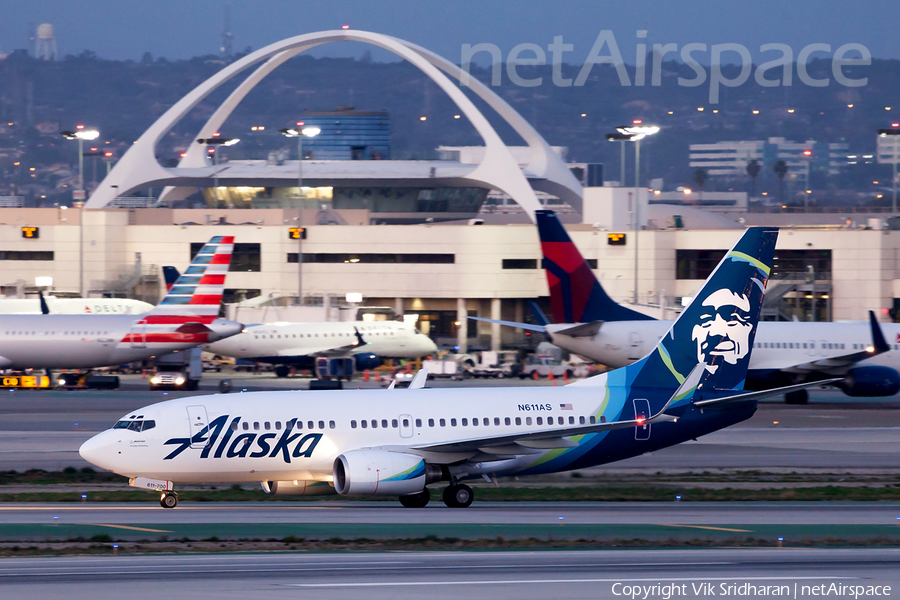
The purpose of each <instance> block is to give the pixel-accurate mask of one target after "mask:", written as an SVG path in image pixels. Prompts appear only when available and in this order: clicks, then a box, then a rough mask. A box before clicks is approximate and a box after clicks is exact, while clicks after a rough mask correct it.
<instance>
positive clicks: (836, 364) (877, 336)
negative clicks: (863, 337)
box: [754, 310, 891, 375]
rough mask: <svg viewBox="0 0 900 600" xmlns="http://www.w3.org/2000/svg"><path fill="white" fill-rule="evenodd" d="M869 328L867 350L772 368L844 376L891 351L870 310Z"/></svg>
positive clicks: (763, 365)
mask: <svg viewBox="0 0 900 600" xmlns="http://www.w3.org/2000/svg"><path fill="white" fill-rule="evenodd" d="M869 326H870V330H871V333H872V345H871V346H869V347H868V348H865V349H863V350H859V351H857V352H851V353H849V354H842V355H840V356H830V357H827V358H821V359H817V360H812V361H809V362H805V363H800V364H796V365H789V366H780V367H779V366H776V367H774V368H778V369H780V370H782V371H786V372H788V373H813V372H816V373H828V374H830V375H845V374H846V373H847V371H848V370H849V369H850V368H852V367H853V366H854V365H855V364H856V363H858V362H860V361H862V360H865V359H867V358H872V357H873V356H878V355H879V354H883V353H885V352H888V351H889V350H890V349H891V347H890V346H889V345H888V343H887V341H886V340H885V339H884V333H883V332H882V331H881V326H880V325H879V324H878V319H876V318H875V313H874V312H872V311H871V310H870V311H869ZM754 368H766V365H765V364H761V365H754Z"/></svg>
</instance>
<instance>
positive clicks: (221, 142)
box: [197, 134, 241, 208]
mask: <svg viewBox="0 0 900 600" xmlns="http://www.w3.org/2000/svg"><path fill="white" fill-rule="evenodd" d="M215 135H216V137H211V138H199V139H198V140H197V143H198V144H201V145H203V146H213V147H214V148H213V152H214V154H213V193H214V194H215V195H216V206H215V207H216V208H218V207H219V148H218V147H219V146H234V145H235V144H237V143H238V142H239V141H241V140H240V138H224V137H218V134H215Z"/></svg>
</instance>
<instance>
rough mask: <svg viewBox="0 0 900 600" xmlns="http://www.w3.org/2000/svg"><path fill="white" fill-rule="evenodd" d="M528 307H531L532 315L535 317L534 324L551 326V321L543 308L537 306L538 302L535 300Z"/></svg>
mask: <svg viewBox="0 0 900 600" xmlns="http://www.w3.org/2000/svg"><path fill="white" fill-rule="evenodd" d="M528 306H529V307H531V313H532V314H533V315H534V322H535V323H537V324H538V325H549V324H550V319H548V318H547V315H545V314H544V311H542V310H541V307H540V306H538V305H537V302H535V301H534V300H529V301H528Z"/></svg>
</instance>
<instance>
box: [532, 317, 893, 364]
mask: <svg viewBox="0 0 900 600" xmlns="http://www.w3.org/2000/svg"><path fill="white" fill-rule="evenodd" d="M671 325H672V322H671V321H613V322H609V323H603V324H602V325H601V326H600V331H599V332H597V334H596V335H594V336H593V337H570V336H567V335H560V334H555V333H554V330H559V329H564V328H567V327H571V326H570V325H548V326H547V331H548V333H550V336H551V338H552V339H553V343H554V344H555V345H557V346H559V347H560V348H563V349H565V350H568V351H570V352H574V353H575V354H578V355H579V356H582V357H584V358H586V359H588V360H593V361H596V362H599V363H602V364H604V365H607V366H609V367H613V368H618V367H622V366H625V365H628V364H631V363H633V362H634V361H635V360H638V359H640V358H642V357H643V356H644V355H646V354H647V352H648V351H649V350H650V349H652V348H653V347H654V346H656V344H657V343H658V342H659V340H660V338H662V336H663V335H665V333H666V331H668V329H669V327H671ZM880 326H881V330H882V332H883V333H884V337H885V339H886V340H887V342H888V344H889V345H890V347H891V351H890V352H885V353H883V354H880V355H878V356H874V357H872V358H869V359H866V360H865V362H864V364H866V365H882V366H887V367H892V368H894V369H897V370H900V324H897V323H881V324H880ZM871 345H872V334H871V330H870V325H869V323H868V322H867V321H847V322H836V323H830V322H829V323H811V322H793V321H787V322H785V321H761V322H760V323H759V329H758V333H757V335H756V341H755V343H754V349H753V354H752V355H751V357H750V370H751V371H754V370H767V369H778V370H785V371H791V368H792V367H794V366H796V365H801V364H804V363H811V362H815V361H822V360H825V359H828V358H830V357H838V356H844V355H847V354H852V353H854V352H859V351H861V350H864V349H865V348H866V347H868V346H871Z"/></svg>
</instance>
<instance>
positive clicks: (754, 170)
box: [747, 158, 762, 199]
mask: <svg viewBox="0 0 900 600" xmlns="http://www.w3.org/2000/svg"><path fill="white" fill-rule="evenodd" d="M761 170H762V167H760V166H759V162H758V161H757V160H756V159H755V158H754V159H753V160H751V161H750V162H748V163H747V175H749V176H750V198H751V199H752V198H756V176H757V175H759V172H760V171H761Z"/></svg>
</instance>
